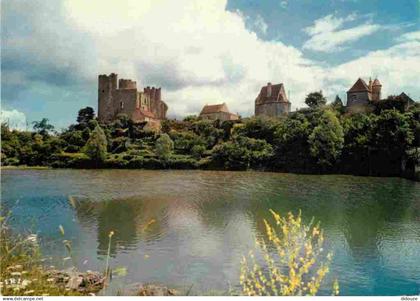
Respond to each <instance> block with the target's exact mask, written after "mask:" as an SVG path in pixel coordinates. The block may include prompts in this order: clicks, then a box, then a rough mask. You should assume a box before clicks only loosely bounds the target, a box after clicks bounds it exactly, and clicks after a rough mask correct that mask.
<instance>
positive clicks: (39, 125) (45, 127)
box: [32, 118, 54, 136]
mask: <svg viewBox="0 0 420 301" xmlns="http://www.w3.org/2000/svg"><path fill="white" fill-rule="evenodd" d="M48 121H49V120H48V119H47V118H42V120H41V121H34V122H32V124H33V125H34V126H33V129H34V130H35V131H36V132H37V133H38V134H41V135H43V136H45V135H47V134H48V132H50V131H53V130H54V126H53V125H52V124H49V123H48Z"/></svg>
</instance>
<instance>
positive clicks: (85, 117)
mask: <svg viewBox="0 0 420 301" xmlns="http://www.w3.org/2000/svg"><path fill="white" fill-rule="evenodd" d="M94 118H95V111H94V110H93V108H91V107H86V108H83V109H80V110H79V114H78V115H77V123H79V124H80V125H82V126H87V125H88V124H89V121H91V120H93V119H94Z"/></svg>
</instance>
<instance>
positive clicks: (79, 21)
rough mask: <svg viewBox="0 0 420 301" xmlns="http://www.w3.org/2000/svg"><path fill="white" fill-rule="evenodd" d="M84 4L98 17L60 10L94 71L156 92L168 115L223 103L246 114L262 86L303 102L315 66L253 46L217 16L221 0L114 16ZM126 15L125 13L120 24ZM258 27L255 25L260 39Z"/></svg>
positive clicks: (279, 46)
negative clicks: (81, 37)
mask: <svg viewBox="0 0 420 301" xmlns="http://www.w3.org/2000/svg"><path fill="white" fill-rule="evenodd" d="M89 3H90V4H91V5H93V6H94V7H96V5H97V6H98V10H95V9H94V8H93V7H92V9H90V8H89V7H88V8H86V7H85V1H73V0H71V1H70V0H69V1H67V2H66V5H65V8H66V10H67V12H68V15H69V16H70V20H71V22H72V24H74V25H73V26H75V27H76V28H79V29H80V30H83V31H85V32H89V33H90V34H91V36H92V38H93V40H94V41H95V45H96V47H95V49H96V54H97V56H98V58H100V60H99V61H98V70H100V71H99V72H100V73H108V72H112V71H115V72H117V73H119V74H120V75H121V76H124V77H132V78H136V79H139V80H140V82H141V83H140V84H141V85H152V84H154V85H162V86H163V89H164V91H163V96H164V97H165V100H167V102H168V104H169V107H170V109H169V113H170V114H173V115H177V116H180V115H181V116H182V115H184V114H186V113H192V111H193V110H195V112H199V110H200V109H201V106H202V105H204V104H205V103H212V102H223V101H226V102H227V103H228V105H229V107H230V108H231V110H232V111H234V112H239V113H241V114H244V115H245V114H247V115H248V114H251V113H252V111H253V102H254V100H255V98H256V96H257V94H258V92H259V89H260V87H261V86H262V85H264V84H266V83H267V82H268V81H271V82H273V83H274V82H285V83H286V87H287V88H288V89H291V90H294V91H295V93H293V95H294V96H295V97H296V99H303V97H304V93H305V91H304V90H301V88H302V87H305V88H306V89H315V87H316V86H317V80H316V77H314V75H316V74H318V73H319V72H321V70H320V69H319V68H318V67H316V66H315V65H314V64H313V63H312V62H309V61H308V60H306V59H305V58H303V57H302V53H301V52H300V51H299V50H297V49H296V48H293V47H288V46H286V45H284V44H283V43H281V42H267V41H262V40H260V39H259V38H258V37H257V35H256V33H255V32H253V31H250V30H248V29H247V28H246V26H245V20H244V17H243V16H241V14H240V13H238V12H230V11H227V10H226V9H225V8H226V0H212V1H189V0H183V1H181V3H179V2H178V1H177V3H176V4H175V3H174V2H173V1H171V0H161V1H158V2H155V1H153V5H151V3H149V2H147V1H146V2H144V1H139V2H137V1H133V2H131V1H127V2H122V3H121V4H120V3H119V4H118V7H115V11H114V6H115V5H114V3H115V2H106V1H105V2H104V1H90V2H89ZM93 3H94V4H93ZM128 9H130V11H132V12H133V13H132V14H130V15H129V16H128V18H125V15H124V12H127V11H128ZM108 21H109V24H110V25H109V26H107V25H106V24H107V22H108ZM262 21H263V20H260V21H258V20H257V24H259V30H262V31H263V32H264V31H266V30H267V27H266V26H267V25H266V24H265V22H262ZM307 70H311V71H310V72H306V71H307ZM168 89H169V90H170V91H168Z"/></svg>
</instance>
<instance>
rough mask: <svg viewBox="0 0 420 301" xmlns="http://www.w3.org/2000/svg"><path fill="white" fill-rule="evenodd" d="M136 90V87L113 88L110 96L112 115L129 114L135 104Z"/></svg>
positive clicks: (133, 109) (129, 115) (131, 112)
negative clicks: (112, 108) (112, 102)
mask: <svg viewBox="0 0 420 301" xmlns="http://www.w3.org/2000/svg"><path fill="white" fill-rule="evenodd" d="M137 97H138V95H137V90H136V89H118V90H115V91H114V93H113V95H112V98H113V99H114V116H116V115H118V114H126V115H127V116H128V117H130V118H131V115H132V114H133V112H134V111H135V109H136V106H137Z"/></svg>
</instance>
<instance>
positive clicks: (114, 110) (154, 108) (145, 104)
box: [98, 73, 168, 128]
mask: <svg viewBox="0 0 420 301" xmlns="http://www.w3.org/2000/svg"><path fill="white" fill-rule="evenodd" d="M117 81H118V75H117V74H115V73H111V74H110V75H105V74H103V75H99V77H98V119H99V122H102V123H109V122H111V121H113V120H114V119H115V118H116V117H117V115H118V114H126V115H127V116H128V117H129V118H130V119H131V120H133V121H134V122H144V121H146V122H147V124H148V126H150V127H151V128H158V127H159V126H160V121H161V120H163V119H166V112H167V111H168V106H167V105H166V103H165V102H164V101H162V99H161V88H155V87H152V88H150V87H147V88H144V90H143V91H138V90H137V83H136V82H135V81H132V80H131V79H120V80H119V81H118V86H117Z"/></svg>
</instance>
